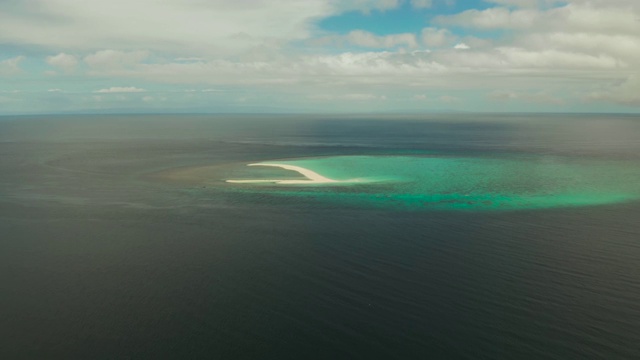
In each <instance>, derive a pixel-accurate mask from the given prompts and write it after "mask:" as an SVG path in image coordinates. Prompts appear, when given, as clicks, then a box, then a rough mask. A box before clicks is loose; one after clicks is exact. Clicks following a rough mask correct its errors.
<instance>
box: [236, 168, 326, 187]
mask: <svg viewBox="0 0 640 360" xmlns="http://www.w3.org/2000/svg"><path fill="white" fill-rule="evenodd" d="M247 166H272V167H279V168H282V169H285V170H291V171H295V172H298V173H300V174H301V175H302V176H304V177H306V178H307V180H284V179H260V180H227V182H228V183H234V184H256V183H275V184H285V185H286V184H290V185H294V184H329V183H337V182H339V181H338V180H334V179H329V178H327V177H325V176H322V175H320V174H318V173H317V172H315V171H313V170H309V169H306V168H303V167H300V166H295V165H287V164H276V163H256V164H248V165H247Z"/></svg>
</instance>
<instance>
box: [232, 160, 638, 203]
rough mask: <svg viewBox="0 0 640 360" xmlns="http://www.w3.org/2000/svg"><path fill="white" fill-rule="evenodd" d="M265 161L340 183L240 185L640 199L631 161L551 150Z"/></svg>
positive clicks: (504, 199)
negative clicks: (489, 154) (541, 153)
mask: <svg viewBox="0 0 640 360" xmlns="http://www.w3.org/2000/svg"><path fill="white" fill-rule="evenodd" d="M264 163H277V164H286V165H294V166H299V167H303V168H306V169H310V170H313V171H315V172H317V173H318V174H320V175H322V176H325V177H328V178H331V179H334V180H337V181H339V182H338V183H330V184H302V185H300V184H296V185H279V184H278V185H275V184H269V185H255V184H252V185H249V186H247V185H245V186H242V187H240V188H241V189H242V190H243V191H250V192H259V193H269V194H273V195H279V196H284V197H306V198H312V199H316V200H318V201H331V202H339V203H344V204H356V205H363V206H377V207H393V208H414V209H416V208H422V209H429V208H431V209H494V210H499V209H504V210H509V209H535V208H552V207H567V206H590V205H601V204H611V203H619V202H625V201H633V200H636V199H639V198H640V186H639V181H638V180H640V169H639V168H638V166H637V165H634V164H631V163H627V162H625V161H617V162H616V161H611V160H608V161H606V162H605V161H598V160H592V159H591V160H585V159H580V160H576V159H571V158H563V157H550V156H531V157H511V158H510V157H507V158H473V157H453V156H428V157H424V156H333V157H323V158H306V159H293V160H283V161H280V160H274V161H267V162H264ZM282 171H283V172H285V173H287V175H289V174H288V173H289V171H286V170H282Z"/></svg>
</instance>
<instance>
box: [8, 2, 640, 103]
mask: <svg viewBox="0 0 640 360" xmlns="http://www.w3.org/2000/svg"><path fill="white" fill-rule="evenodd" d="M442 111H446V112H449V111H463V112H621V113H638V112H640V0H566V1H557V0H464V1H463V0H379V1H372V0H304V1H303V0H269V1H267V0H264V1H263V0H233V1H232V0H136V1H131V0H110V1H98V0H84V1H79V0H0V115H1V114H31V113H83V112H105V113H111V112H153V113H155V112H194V113H202V112H213V113H216V112H217V113H228V112H238V113H253V112H315V113H317V112H442Z"/></svg>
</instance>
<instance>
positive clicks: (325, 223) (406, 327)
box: [0, 114, 640, 359]
mask: <svg viewBox="0 0 640 360" xmlns="http://www.w3.org/2000/svg"><path fill="white" fill-rule="evenodd" d="M345 155H348V156H389V155H392V156H400V157H411V156H447V157H453V158H456V157H460V158H465V159H468V158H477V159H491V160H492V161H493V160H495V159H523V158H524V159H526V158H532V159H538V160H539V159H545V158H548V159H557V158H563V159H571V161H572V162H577V163H580V164H586V165H585V166H589V165H588V164H595V163H597V164H603V163H605V164H609V163H610V164H617V163H621V162H622V163H625V164H630V166H636V165H638V166H640V117H638V116H632V115H626V116H625V115H504V114H503V115H488V114H484V115H474V114H465V115H455V114H447V115H429V116H418V115H415V116H414V115H411V116H409V115H406V116H393V115H384V116H383V115H379V116H364V115H359V116H337V115H333V116H323V115H304V116H302V115H301V116H297V115H283V116H275V115H269V116H266V115H265V116H240V115H235V116H231V115H229V116H223V115H216V116H213V115H147V116H124V115H122V116H80V115H78V116H50V117H47V116H38V117H3V118H0V170H1V171H0V284H2V292H0V358H2V359H57V358H60V359H101V358H104V359H114V358H117V359H119V358H135V359H158V358H176V359H182V358H203V359H211V358H219V359H238V358H259V359H265V358H274V359H288V358H291V359H313V358H318V359H339V358H347V359H354V358H356V359H357V358H385V359H386V358H401V359H414V358H428V359H615V358H620V359H622V358H624V359H632V358H640V341H638V339H639V338H640V305H639V304H640V262H639V261H638V259H640V220H639V219H640V202H638V201H634V200H628V201H622V202H616V203H609V204H600V205H589V206H554V207H549V208H544V209H515V210H514V209H502V210H501V209H497V210H496V209H489V210H485V209H482V208H480V209H466V210H465V211H456V210H451V209H433V208H430V209H416V208H411V207H409V208H407V207H387V206H370V207H369V206H367V204H366V203H365V204H360V203H350V202H340V201H324V199H323V198H322V197H316V196H282V195H281V194H277V193H273V192H270V191H268V189H267V188H265V190H264V191H253V190H251V191H245V190H241V191H239V190H238V189H237V188H233V189H232V188H229V187H228V186H227V184H225V183H224V181H223V179H224V178H228V176H230V174H232V175H238V171H240V172H242V171H243V170H242V169H243V166H244V164H247V163H254V162H260V161H270V160H273V159H292V158H295V159H300V158H318V157H320V158H322V157H333V156H345ZM201 167H204V168H206V169H208V170H206V171H205V172H204V174H207V178H206V179H205V180H203V178H202V173H198V174H199V175H197V176H194V177H192V178H188V176H187V178H184V177H182V178H181V177H175V175H176V174H185V171H186V173H187V174H190V173H189V171H190V169H199V168H201ZM247 171H248V170H247ZM270 171H275V170H270ZM530 171H531V174H532V175H535V168H533V169H531V170H530ZM612 171H614V170H612ZM620 171H622V170H620ZM246 174H248V172H247V173H241V174H240V175H246ZM625 174H626V175H625V176H632V175H629V174H628V173H625ZM181 176H182V175H181ZM607 176H613V175H607ZM627 180H628V179H627ZM638 182H640V179H638ZM625 183H629V182H628V181H626V182H625ZM323 191H326V190H323ZM350 191H352V192H358V189H357V188H355V189H353V190H350Z"/></svg>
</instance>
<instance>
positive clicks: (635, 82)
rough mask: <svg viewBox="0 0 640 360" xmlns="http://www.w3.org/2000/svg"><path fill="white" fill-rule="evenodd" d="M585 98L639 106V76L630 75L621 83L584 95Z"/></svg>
mask: <svg viewBox="0 0 640 360" xmlns="http://www.w3.org/2000/svg"><path fill="white" fill-rule="evenodd" d="M586 100H588V101H604V102H613V103H616V104H621V105H626V106H634V107H640V76H638V75H632V76H630V77H628V78H627V79H626V80H624V81H623V82H622V83H619V84H615V85H612V86H610V87H608V88H606V89H604V90H601V91H595V92H592V93H591V94H589V95H588V96H587V97H586Z"/></svg>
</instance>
